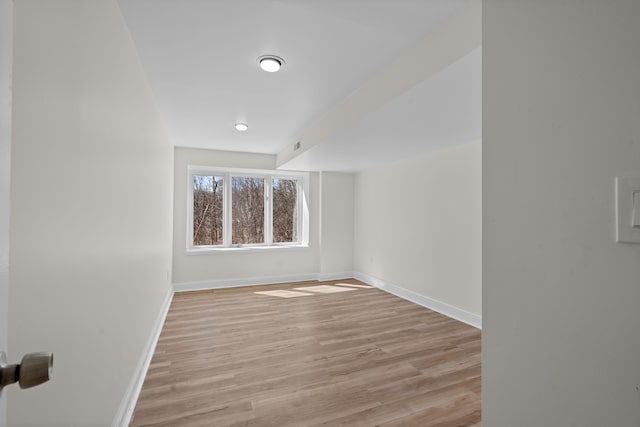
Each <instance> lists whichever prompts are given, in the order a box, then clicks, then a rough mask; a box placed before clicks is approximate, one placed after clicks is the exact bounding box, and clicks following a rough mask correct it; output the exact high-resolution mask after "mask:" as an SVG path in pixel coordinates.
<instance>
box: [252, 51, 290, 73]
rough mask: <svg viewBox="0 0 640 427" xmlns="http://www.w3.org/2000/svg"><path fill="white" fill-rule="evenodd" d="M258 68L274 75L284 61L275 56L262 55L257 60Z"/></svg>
mask: <svg viewBox="0 0 640 427" xmlns="http://www.w3.org/2000/svg"><path fill="white" fill-rule="evenodd" d="M258 63H259V64H260V68H262V69H263V70H264V71H266V72H268V73H275V72H276V71H278V70H279V69H280V68H281V67H282V66H283V65H284V59H282V58H280V57H279V56H275V55H263V56H261V57H259V58H258Z"/></svg>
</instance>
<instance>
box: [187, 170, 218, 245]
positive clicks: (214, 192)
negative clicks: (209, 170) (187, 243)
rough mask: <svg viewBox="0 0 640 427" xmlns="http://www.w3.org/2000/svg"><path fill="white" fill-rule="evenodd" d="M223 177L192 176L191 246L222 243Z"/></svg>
mask: <svg viewBox="0 0 640 427" xmlns="http://www.w3.org/2000/svg"><path fill="white" fill-rule="evenodd" d="M223 189H224V187H223V178H222V177H221V176H203V175H195V176H194V177H193V246H211V245H221V244H222V215H223V208H222V203H223V200H224V198H223Z"/></svg>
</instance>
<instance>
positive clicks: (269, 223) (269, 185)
mask: <svg viewBox="0 0 640 427" xmlns="http://www.w3.org/2000/svg"><path fill="white" fill-rule="evenodd" d="M264 193H265V204H264V242H265V243H266V244H267V245H268V246H271V245H272V244H273V177H271V176H265V177H264Z"/></svg>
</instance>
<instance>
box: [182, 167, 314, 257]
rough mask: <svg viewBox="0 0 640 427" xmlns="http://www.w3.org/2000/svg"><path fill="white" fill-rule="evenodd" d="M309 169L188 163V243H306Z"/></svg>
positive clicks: (199, 247)
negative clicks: (302, 171) (306, 171)
mask: <svg viewBox="0 0 640 427" xmlns="http://www.w3.org/2000/svg"><path fill="white" fill-rule="evenodd" d="M306 187H307V176H306V174H300V173H291V172H280V171H255V170H236V169H229V170H219V169H215V170H211V169H209V168H204V167H195V166H190V167H189V192H188V195H189V197H188V199H189V201H188V203H189V206H188V231H189V232H188V234H187V240H188V241H187V249H189V250H194V251H203V250H204V251H206V250H220V249H232V248H233V249H235V248H240V247H242V248H245V247H255V248H261V247H263V248H264V247H267V248H269V247H286V246H306V244H307V243H306V241H307V239H306V236H308V227H307V223H308V220H307V212H308V209H307V208H306V193H307V191H306Z"/></svg>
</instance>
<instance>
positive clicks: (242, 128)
mask: <svg viewBox="0 0 640 427" xmlns="http://www.w3.org/2000/svg"><path fill="white" fill-rule="evenodd" d="M247 129H249V126H248V125H247V124H245V123H236V130H238V131H240V132H244V131H245V130H247Z"/></svg>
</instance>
